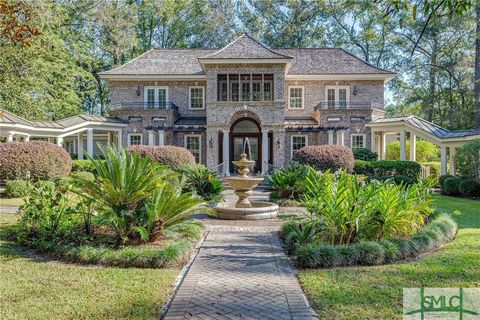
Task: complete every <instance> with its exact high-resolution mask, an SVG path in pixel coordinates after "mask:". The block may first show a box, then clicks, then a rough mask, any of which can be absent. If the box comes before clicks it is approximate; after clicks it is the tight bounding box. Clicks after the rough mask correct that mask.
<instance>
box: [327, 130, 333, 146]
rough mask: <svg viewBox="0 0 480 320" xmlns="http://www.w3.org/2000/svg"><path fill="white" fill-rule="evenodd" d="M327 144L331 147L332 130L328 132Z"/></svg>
mask: <svg viewBox="0 0 480 320" xmlns="http://www.w3.org/2000/svg"><path fill="white" fill-rule="evenodd" d="M328 144H330V145H332V144H334V143H333V130H328Z"/></svg>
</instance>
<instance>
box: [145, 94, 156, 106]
mask: <svg viewBox="0 0 480 320" xmlns="http://www.w3.org/2000/svg"><path fill="white" fill-rule="evenodd" d="M154 105H155V89H147V107H149V108H153V106H154Z"/></svg>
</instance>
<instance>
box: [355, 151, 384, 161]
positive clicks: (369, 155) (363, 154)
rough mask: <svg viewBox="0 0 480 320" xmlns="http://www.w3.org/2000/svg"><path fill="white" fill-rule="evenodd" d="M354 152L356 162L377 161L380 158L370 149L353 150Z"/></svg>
mask: <svg viewBox="0 0 480 320" xmlns="http://www.w3.org/2000/svg"><path fill="white" fill-rule="evenodd" d="M352 152H353V157H354V158H355V160H365V161H375V160H377V158H378V155H377V153H376V152H373V151H372V150H370V149H368V148H353V149H352Z"/></svg>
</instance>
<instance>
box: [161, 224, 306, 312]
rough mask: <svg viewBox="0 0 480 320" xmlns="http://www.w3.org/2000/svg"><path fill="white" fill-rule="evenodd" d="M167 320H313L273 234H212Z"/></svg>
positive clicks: (215, 232) (197, 258) (212, 230)
mask: <svg viewBox="0 0 480 320" xmlns="http://www.w3.org/2000/svg"><path fill="white" fill-rule="evenodd" d="M165 319H166V320H173V319H275V320H280V319H314V317H313V315H312V313H311V311H310V309H309V307H308V305H307V303H306V300H305V298H304V296H303V293H302V290H301V288H300V286H299V284H298V282H297V279H296V278H295V276H294V274H293V272H292V269H291V267H290V264H289V262H288V261H287V258H286V256H285V254H284V253H283V250H282V247H281V245H280V240H279V239H278V237H277V235H276V232H275V231H271V230H266V229H264V230H262V231H248V230H247V231H242V232H238V231H229V230H222V229H211V231H210V233H209V234H208V236H207V238H206V239H205V242H204V243H203V245H202V247H201V248H200V251H199V253H198V255H197V257H196V258H195V261H194V263H193V264H192V266H191V267H190V270H189V271H188V273H187V275H186V277H185V279H184V281H183V283H182V284H181V286H180V288H179V290H178V292H177V294H176V295H175V298H174V300H173V302H172V304H171V305H170V308H169V310H168V312H167V314H166V316H165Z"/></svg>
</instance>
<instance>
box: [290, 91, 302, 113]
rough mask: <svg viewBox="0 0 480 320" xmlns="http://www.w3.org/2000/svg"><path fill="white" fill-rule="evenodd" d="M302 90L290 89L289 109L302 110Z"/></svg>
mask: <svg viewBox="0 0 480 320" xmlns="http://www.w3.org/2000/svg"><path fill="white" fill-rule="evenodd" d="M302 93H303V89H302V88H290V108H292V109H295V108H296V109H298V108H302V104H303V103H302V99H303V97H302V95H303V94H302Z"/></svg>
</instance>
